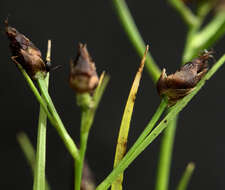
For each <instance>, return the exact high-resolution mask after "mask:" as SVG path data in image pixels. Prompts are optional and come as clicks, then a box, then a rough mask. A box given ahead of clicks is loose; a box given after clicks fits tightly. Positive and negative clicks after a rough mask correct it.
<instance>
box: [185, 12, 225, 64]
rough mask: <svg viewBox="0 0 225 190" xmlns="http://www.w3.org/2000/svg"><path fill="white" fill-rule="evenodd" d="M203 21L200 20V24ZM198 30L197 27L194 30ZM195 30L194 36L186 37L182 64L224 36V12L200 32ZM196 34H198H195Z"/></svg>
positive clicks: (217, 15)
mask: <svg viewBox="0 0 225 190" xmlns="http://www.w3.org/2000/svg"><path fill="white" fill-rule="evenodd" d="M202 20H203V19H201V22H202ZM196 29H197V30H198V29H199V26H197V28H196ZM197 30H195V33H194V35H191V37H188V39H189V40H188V43H187V44H186V48H185V51H184V54H183V61H182V63H186V62H188V61H190V60H191V59H192V58H194V56H196V55H198V53H199V52H200V51H202V50H204V49H207V48H209V47H210V46H212V45H213V44H215V43H216V41H217V40H218V39H220V38H221V37H222V36H223V35H224V34H225V12H222V11H221V12H220V13H218V14H216V16H215V17H214V18H213V19H212V21H211V22H210V23H209V24H208V25H207V26H205V28H203V29H202V30H201V31H200V32H198V31H197ZM197 32H198V33H197Z"/></svg>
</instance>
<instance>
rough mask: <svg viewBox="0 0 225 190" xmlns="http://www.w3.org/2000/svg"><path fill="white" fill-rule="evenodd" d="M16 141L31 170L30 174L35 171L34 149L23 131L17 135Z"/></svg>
mask: <svg viewBox="0 0 225 190" xmlns="http://www.w3.org/2000/svg"><path fill="white" fill-rule="evenodd" d="M17 141H18V142H19V145H20V148H21V149H22V151H23V153H24V155H25V157H26V159H27V161H28V163H29V165H30V168H31V170H32V174H34V171H35V160H36V158H35V157H36V156H35V150H34V148H33V146H32V144H31V142H30V140H29V138H28V136H27V135H26V134H25V133H22V132H21V133H19V134H18V135H17Z"/></svg>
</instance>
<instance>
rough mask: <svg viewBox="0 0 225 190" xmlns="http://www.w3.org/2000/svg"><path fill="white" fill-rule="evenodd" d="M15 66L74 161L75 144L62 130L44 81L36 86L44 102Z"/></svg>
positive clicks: (76, 152) (29, 81)
mask: <svg viewBox="0 0 225 190" xmlns="http://www.w3.org/2000/svg"><path fill="white" fill-rule="evenodd" d="M17 66H18V68H19V69H20V71H21V73H22V74H23V76H24V78H25V79H26V81H27V83H28V85H29V86H30V88H31V90H32V92H33V93H34V95H35V97H36V98H37V100H38V102H39V103H40V105H41V106H42V108H43V110H44V111H45V113H46V114H47V116H48V119H49V121H50V122H51V124H52V125H53V126H55V128H56V130H57V131H58V133H59V135H60V137H61V138H62V140H63V142H64V144H65V145H66V147H67V149H68V150H69V152H70V154H71V155H72V156H73V157H74V159H79V157H80V156H79V152H78V149H77V147H76V145H75V143H74V142H73V140H72V138H71V137H70V136H69V134H68V133H67V131H66V129H65V128H64V125H63V123H62V121H61V119H60V118H59V116H58V114H57V112H56V110H55V108H54V105H53V103H52V101H51V98H50V97H49V95H48V91H47V89H46V85H45V82H44V80H43V79H39V80H38V84H39V88H40V90H41V92H42V94H43V96H44V98H45V101H46V102H45V101H44V100H43V99H42V97H41V95H40V94H39V92H38V90H37V88H36V87H35V85H34V83H33V81H32V80H31V78H30V77H29V76H28V74H27V73H26V71H25V70H24V69H23V67H22V66H21V65H20V64H17ZM46 104H48V108H49V109H50V111H51V113H50V112H49V110H48V108H47V105H46Z"/></svg>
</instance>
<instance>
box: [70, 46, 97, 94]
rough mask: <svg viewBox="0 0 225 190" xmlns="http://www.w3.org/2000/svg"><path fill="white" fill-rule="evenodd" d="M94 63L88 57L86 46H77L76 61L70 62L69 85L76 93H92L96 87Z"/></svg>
mask: <svg viewBox="0 0 225 190" xmlns="http://www.w3.org/2000/svg"><path fill="white" fill-rule="evenodd" d="M98 81H99V78H98V75H97V72H96V68H95V63H94V62H93V60H92V58H91V57H90V55H89V53H88V50H87V47H86V45H83V44H81V43H80V44H79V45H78V55H77V57H76V59H75V60H74V61H73V60H71V61H70V78H69V83H70V86H71V88H72V89H74V90H75V91H76V92H77V93H86V92H87V93H92V92H93V90H94V89H95V88H96V87H97V85H98Z"/></svg>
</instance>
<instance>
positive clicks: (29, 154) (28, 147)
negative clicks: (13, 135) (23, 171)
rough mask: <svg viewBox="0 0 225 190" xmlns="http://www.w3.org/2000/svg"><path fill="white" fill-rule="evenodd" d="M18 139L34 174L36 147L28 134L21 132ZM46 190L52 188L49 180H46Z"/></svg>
mask: <svg viewBox="0 0 225 190" xmlns="http://www.w3.org/2000/svg"><path fill="white" fill-rule="evenodd" d="M17 141H18V143H19V145H20V148H21V149H22V151H23V153H24V155H25V158H26V160H27V162H28V164H29V166H30V168H31V170H32V174H33V175H34V171H35V162H36V161H35V157H36V155H35V149H34V147H33V145H32V143H31V141H30V139H29V138H28V136H27V135H26V134H25V133H23V132H21V133H19V134H17ZM45 190H50V186H49V184H48V181H47V180H45Z"/></svg>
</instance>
